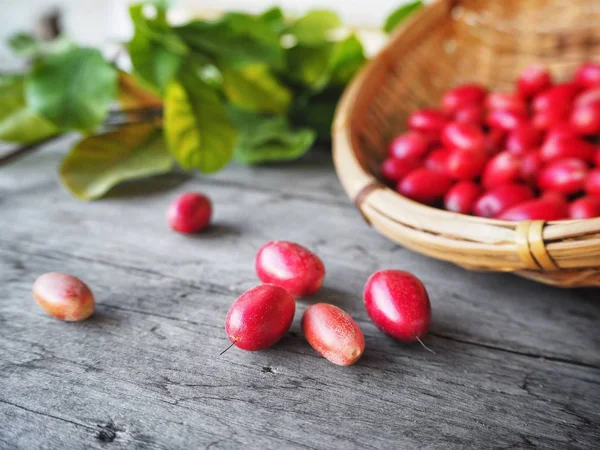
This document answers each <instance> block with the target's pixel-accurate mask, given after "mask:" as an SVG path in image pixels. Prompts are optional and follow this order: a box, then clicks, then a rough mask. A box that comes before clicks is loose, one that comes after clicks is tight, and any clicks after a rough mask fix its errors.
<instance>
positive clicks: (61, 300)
mask: <svg viewBox="0 0 600 450" xmlns="http://www.w3.org/2000/svg"><path fill="white" fill-rule="evenodd" d="M33 297H34V298H35V300H36V301H37V303H38V305H40V306H41V307H42V308H43V309H44V311H46V312H47V313H48V314H50V315H51V316H54V317H56V318H57V319H61V320H66V321H69V322H76V321H80V320H85V319H87V318H88V317H90V316H91V315H92V314H93V313H94V305H95V302H94V294H92V291H91V290H90V288H89V287H88V286H87V284H85V283H84V282H83V281H81V280H80V279H79V278H76V277H74V276H72V275H68V274H66V273H58V272H49V273H45V274H43V275H40V276H39V277H38V278H37V280H35V283H34V284H33Z"/></svg>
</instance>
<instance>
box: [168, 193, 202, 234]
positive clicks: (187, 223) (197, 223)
mask: <svg viewBox="0 0 600 450" xmlns="http://www.w3.org/2000/svg"><path fill="white" fill-rule="evenodd" d="M211 214H212V206H211V204H210V200H209V199H208V198H207V197H206V196H205V195H203V194H198V193H196V192H187V193H185V194H182V195H180V196H179V197H177V198H176V199H175V200H173V202H172V203H171V205H170V206H169V209H168V210H167V221H168V223H169V226H170V227H171V229H172V230H174V231H177V232H179V233H195V232H197V231H201V230H203V229H204V228H206V226H207V225H208V223H209V222H210V216H211Z"/></svg>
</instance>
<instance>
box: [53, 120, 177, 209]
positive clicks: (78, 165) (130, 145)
mask: <svg viewBox="0 0 600 450" xmlns="http://www.w3.org/2000/svg"><path fill="white" fill-rule="evenodd" d="M172 167H173V159H172V157H171V155H170V154H169V152H168V151H167V149H166V145H165V144H164V141H163V138H162V133H161V132H160V129H158V128H156V127H155V126H154V125H151V124H137V125H128V126H124V127H121V128H119V129H118V130H116V131H111V132H109V133H104V134H98V135H96V136H90V137H87V138H85V139H83V140H82V141H80V142H79V143H78V144H76V145H75V147H73V148H72V149H71V151H70V152H69V153H68V154H67V156H66V157H65V158H64V160H63V162H62V164H61V167H60V178H61V181H62V183H63V184H64V185H65V186H66V187H67V189H68V190H69V191H70V192H71V193H72V194H73V195H75V196H76V197H77V198H79V199H81V200H93V199H96V198H99V197H102V196H103V195H104V194H106V193H107V192H108V191H109V190H110V189H111V188H112V187H113V186H116V185H117V184H118V183H120V182H122V181H126V180H132V179H136V178H143V177H149V176H152V175H158V174H161V173H166V172H169V171H170V170H171V169H172Z"/></svg>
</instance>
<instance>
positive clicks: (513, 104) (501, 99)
mask: <svg viewBox="0 0 600 450" xmlns="http://www.w3.org/2000/svg"><path fill="white" fill-rule="evenodd" d="M485 106H486V107H487V109H489V110H490V111H494V110H502V111H512V112H515V113H518V114H519V115H524V114H527V102H526V101H525V100H524V99H523V98H522V97H521V96H519V95H518V94H516V93H514V92H490V93H489V94H488V96H487V98H486V99H485Z"/></svg>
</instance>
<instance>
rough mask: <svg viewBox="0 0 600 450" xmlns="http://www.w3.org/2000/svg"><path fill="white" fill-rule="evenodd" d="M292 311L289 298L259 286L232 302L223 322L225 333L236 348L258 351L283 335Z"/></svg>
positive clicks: (267, 286)
mask: <svg viewBox="0 0 600 450" xmlns="http://www.w3.org/2000/svg"><path fill="white" fill-rule="evenodd" d="M295 311H296V300H295V299H294V296H293V295H292V294H290V293H289V292H288V291H286V290H285V289H283V288H282V287H280V286H276V285H274V284H261V285H260V286H256V287H253V288H252V289H250V290H248V291H246V292H244V293H243V294H242V295H241V296H239V297H238V299H237V300H236V301H235V302H233V305H231V308H229V312H228V313H227V318H226V319H225V331H226V332H227V336H228V337H229V340H230V341H231V342H232V343H233V344H234V345H235V346H236V347H239V348H241V349H242V350H250V351H254V350H262V349H265V348H268V347H271V346H272V345H274V344H275V343H277V341H279V340H280V339H281V338H282V337H283V336H284V335H285V333H287V331H288V330H289V328H290V325H291V324H292V320H293V319H294V313H295Z"/></svg>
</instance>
